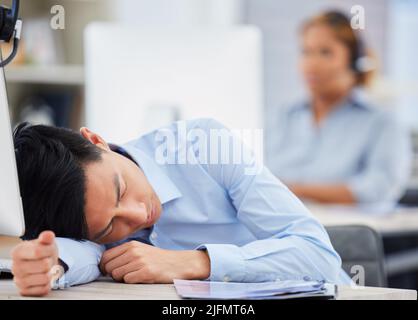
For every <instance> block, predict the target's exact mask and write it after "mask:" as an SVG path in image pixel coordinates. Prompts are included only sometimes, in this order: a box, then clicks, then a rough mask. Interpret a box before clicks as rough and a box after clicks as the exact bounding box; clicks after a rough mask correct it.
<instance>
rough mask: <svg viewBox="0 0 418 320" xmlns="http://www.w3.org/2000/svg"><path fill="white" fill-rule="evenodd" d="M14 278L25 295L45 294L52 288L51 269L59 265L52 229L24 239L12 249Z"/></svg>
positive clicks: (21, 292) (20, 291)
mask: <svg viewBox="0 0 418 320" xmlns="http://www.w3.org/2000/svg"><path fill="white" fill-rule="evenodd" d="M12 259H13V265H12V273H13V276H14V278H13V280H14V282H15V284H16V286H17V287H18V289H19V293H20V294H21V295H23V296H45V295H47V294H48V293H49V292H50V290H51V279H52V276H53V275H52V274H51V272H50V271H51V269H52V267H53V266H55V265H58V248H57V246H56V244H55V235H54V233H53V232H52V231H44V232H42V233H41V234H40V235H39V237H38V239H35V240H31V241H24V242H22V243H21V244H19V245H17V246H16V247H15V248H14V249H13V251H12Z"/></svg>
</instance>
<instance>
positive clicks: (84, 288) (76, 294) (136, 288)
mask: <svg viewBox="0 0 418 320" xmlns="http://www.w3.org/2000/svg"><path fill="white" fill-rule="evenodd" d="M7 299H13V300H15V299H54V300H55V299H63V300H74V299H80V300H84V299H89V300H90V299H91V300H107V299H112V300H113V299H114V300H119V299H123V300H179V299H181V298H180V297H179V296H178V295H177V293H176V290H175V288H174V286H173V285H171V284H148V285H147V284H121V283H116V282H114V281H113V280H111V279H110V278H104V279H100V280H99V281H95V282H92V283H89V284H85V285H81V286H76V287H71V288H68V289H65V290H54V291H52V292H51V293H50V294H49V295H48V296H47V297H43V298H31V297H22V296H20V295H19V294H18V292H17V289H16V286H15V285H14V283H13V281H12V280H0V300H7ZM337 299H338V300H416V299H417V292H416V291H415V290H403V289H390V288H372V287H358V288H352V287H349V286H343V287H339V295H338V297H337Z"/></svg>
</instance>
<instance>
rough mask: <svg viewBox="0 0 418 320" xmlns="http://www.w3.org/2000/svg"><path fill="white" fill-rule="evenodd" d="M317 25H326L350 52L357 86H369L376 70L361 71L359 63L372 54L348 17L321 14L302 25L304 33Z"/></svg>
mask: <svg viewBox="0 0 418 320" xmlns="http://www.w3.org/2000/svg"><path fill="white" fill-rule="evenodd" d="M315 25H325V26H327V27H329V28H331V29H332V31H333V32H334V34H335V37H336V38H337V39H338V41H341V42H342V43H343V44H344V45H345V46H346V47H347V48H348V50H349V51H350V67H351V68H352V70H353V71H354V72H355V74H356V84H357V85H362V86H364V85H368V84H369V83H370V81H371V79H372V78H373V74H374V70H372V69H366V70H361V69H360V68H359V67H358V62H359V59H360V58H364V57H367V58H370V56H371V54H370V51H369V50H366V48H365V44H364V42H363V40H362V39H361V38H360V35H359V34H357V33H356V31H355V30H354V29H353V28H352V27H351V22H350V19H349V18H348V16H347V15H345V14H344V13H342V12H339V11H327V12H324V13H321V14H319V15H317V16H314V17H313V18H310V19H308V20H307V21H305V23H304V24H303V25H302V32H305V31H306V30H308V29H309V28H310V27H312V26H315ZM363 61H364V60H363Z"/></svg>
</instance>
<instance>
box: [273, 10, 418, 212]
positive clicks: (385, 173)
mask: <svg viewBox="0 0 418 320" xmlns="http://www.w3.org/2000/svg"><path fill="white" fill-rule="evenodd" d="M371 62H372V60H371V58H369V57H367V54H366V50H365V48H364V46H363V44H362V42H361V39H360V38H359V36H358V35H357V34H356V33H355V31H354V30H353V29H352V28H351V25H350V20H349V19H348V17H346V16H345V15H344V14H342V13H339V12H334V11H330V12H327V13H324V14H321V15H319V16H317V17H314V18H312V19H310V20H309V21H307V22H306V23H305V24H304V25H303V28H302V55H301V58H300V68H301V71H302V74H303V77H304V80H305V82H306V85H307V88H308V92H309V93H310V97H309V99H308V101H304V102H302V103H299V104H296V105H293V106H290V107H288V108H280V110H278V111H279V113H280V115H279V116H277V117H274V119H273V121H274V126H275V127H276V128H277V130H278V131H279V134H277V135H274V136H270V137H269V139H271V140H270V144H271V149H270V163H269V167H270V169H271V170H272V171H273V173H275V174H276V175H277V176H278V177H279V178H280V179H281V180H282V181H283V182H284V183H285V184H287V185H288V187H289V188H290V189H291V190H292V191H293V192H294V193H295V194H296V195H297V196H299V197H300V198H303V199H308V200H313V201H318V202H323V203H344V204H352V203H395V202H396V201H397V200H398V198H399V197H400V196H401V194H402V193H403V191H404V188H405V186H406V183H407V181H408V178H409V167H410V157H411V156H410V145H409V136H408V133H407V132H406V130H404V128H402V127H401V126H400V125H399V124H398V123H397V121H396V119H395V116H394V115H391V114H390V113H387V112H384V111H382V110H379V109H378V108H375V107H374V106H372V105H371V104H370V103H369V102H368V101H367V99H366V98H365V96H364V94H363V92H362V90H361V89H360V88H361V87H363V86H365V85H366V84H367V83H368V81H369V80H370V76H371V69H372V67H373V66H372V65H371Z"/></svg>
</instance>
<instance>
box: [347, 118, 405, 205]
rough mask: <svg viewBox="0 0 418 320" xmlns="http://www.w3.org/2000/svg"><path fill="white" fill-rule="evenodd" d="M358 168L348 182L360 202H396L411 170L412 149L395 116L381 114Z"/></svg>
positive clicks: (403, 189) (403, 128) (403, 129)
mask: <svg viewBox="0 0 418 320" xmlns="http://www.w3.org/2000/svg"><path fill="white" fill-rule="evenodd" d="M374 133H375V136H374V137H373V139H371V142H370V145H369V147H368V149H367V153H366V156H365V158H364V161H363V166H362V168H361V171H360V172H359V173H358V174H357V175H355V176H354V177H352V178H351V179H350V180H349V181H348V187H349V189H350V190H351V192H352V193H353V195H354V197H355V198H356V200H357V201H358V202H359V203H377V202H379V203H384V204H393V203H395V202H396V201H397V200H398V199H399V198H400V196H401V195H402V193H403V192H404V191H405V188H406V185H407V183H408V179H409V176H410V172H411V160H412V148H411V141H410V136H409V134H408V132H407V129H406V128H405V127H403V126H402V125H401V124H400V123H399V122H398V121H397V120H396V119H395V118H394V116H392V117H390V116H389V114H386V113H384V114H382V117H381V118H380V119H379V121H378V122H377V124H376V128H375V130H374Z"/></svg>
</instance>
